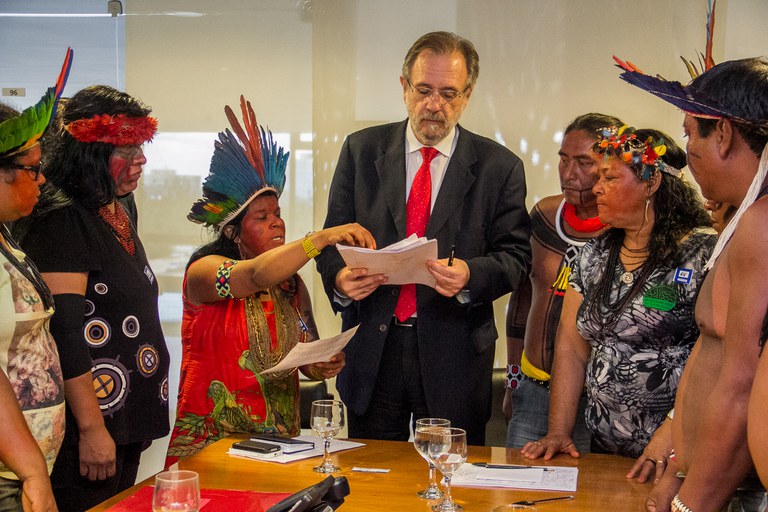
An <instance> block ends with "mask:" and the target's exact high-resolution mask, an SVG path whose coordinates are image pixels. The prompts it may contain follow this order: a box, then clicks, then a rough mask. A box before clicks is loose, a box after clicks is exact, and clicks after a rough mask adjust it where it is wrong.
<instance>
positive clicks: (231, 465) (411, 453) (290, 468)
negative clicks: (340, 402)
mask: <svg viewBox="0 0 768 512" xmlns="http://www.w3.org/2000/svg"><path fill="white" fill-rule="evenodd" d="M244 438H245V436H232V437H229V438H227V439H222V440H221V441H219V442H217V443H214V444H212V445H211V446H209V447H207V448H205V449H204V450H202V451H200V452H199V453H198V454H196V455H194V456H192V457H189V458H187V459H184V460H182V461H181V462H180V463H179V469H190V470H193V471H197V472H198V473H199V474H200V487H201V488H203V489H242V490H255V491H262V492H285V493H294V492H296V491H299V490H301V489H303V488H305V487H308V486H310V485H312V484H315V483H317V482H319V481H320V480H322V479H323V478H325V475H320V474H318V473H315V472H313V471H312V467H313V466H316V465H317V464H318V463H319V460H320V459H319V458H311V459H304V460H300V461H296V462H292V463H288V464H278V463H274V462H261V461H253V460H248V459H244V458H239V457H230V456H229V455H228V454H227V450H229V447H230V446H231V445H232V443H233V442H235V441H238V440H240V439H244ZM362 442H364V443H365V444H366V445H365V446H363V447H360V448H353V449H351V450H347V451H342V452H337V453H334V454H332V457H333V459H334V462H335V463H336V464H337V465H338V466H340V467H341V468H342V470H341V471H340V472H337V473H334V476H342V475H343V476H345V477H347V479H348V480H349V487H350V490H351V492H350V494H349V496H347V497H346V499H345V502H344V504H343V505H342V506H341V508H340V509H339V510H340V511H345V510H346V511H348V512H368V511H370V512H374V511H375V512H381V511H383V510H387V511H390V510H391V511H407V512H410V511H416V512H421V511H423V512H430V511H431V508H430V505H432V504H434V503H435V502H434V501H432V502H430V501H426V500H423V499H420V498H418V497H417V496H416V492H417V491H419V490H421V489H423V488H424V487H425V486H426V484H427V476H428V469H427V464H426V462H425V461H424V459H422V458H421V457H420V456H419V454H418V453H416V450H415V448H414V447H413V444H411V443H407V442H401V441H373V440H363V441H362ZM471 462H494V463H502V464H530V463H531V461H528V460H527V459H524V458H523V457H521V456H520V451H519V450H514V449H505V448H495V447H488V446H470V447H469V454H468V458H467V463H471ZM633 462H634V461H633V460H632V459H627V458H624V457H618V456H613V455H595V454H585V455H582V457H581V458H580V459H572V458H570V457H569V456H567V455H560V456H558V457H556V458H555V459H554V460H552V461H549V462H548V463H544V462H543V461H533V464H536V465H555V466H576V467H578V468H579V480H578V489H577V491H576V493H573V494H575V498H574V499H573V500H572V501H568V500H566V501H555V502H552V503H542V504H540V505H538V510H539V511H543V512H555V511H561V510H564V511H584V512H586V511H595V510H621V511H629V510H641V509H642V503H643V501H644V499H645V497H646V496H647V494H648V492H650V490H651V485H650V484H639V483H637V482H636V481H628V480H627V479H626V478H625V476H624V475H626V473H627V472H628V471H629V469H630V468H631V467H632V464H633ZM354 466H358V467H366V468H389V469H391V471H390V472H389V473H383V474H382V473H358V472H352V471H351V469H352V467H354ZM438 475H439V473H438ZM153 483H154V477H151V478H148V479H147V480H145V481H144V482H141V483H139V484H136V485H135V486H134V487H132V488H130V489H128V490H127V491H125V492H123V493H121V494H118V495H117V496H115V497H114V498H112V499H110V500H108V501H106V502H104V503H102V504H101V505H99V506H97V507H95V508H92V509H91V511H92V512H95V511H104V510H107V509H108V508H109V507H111V506H112V505H115V504H116V503H118V502H119V501H121V500H123V499H125V498H127V497H129V496H132V495H133V494H134V493H136V492H137V491H138V490H139V489H141V488H142V487H144V486H146V485H152V484H153ZM567 494H569V493H567V492H551V491H529V490H516V489H487V488H486V489H478V488H469V487H453V488H452V495H453V498H454V500H456V502H458V503H459V504H461V505H463V506H464V508H465V510H466V511H467V512H474V511H478V512H487V511H490V510H492V509H493V508H494V507H495V506H498V505H503V504H505V503H512V502H515V501H518V500H535V499H541V498H550V497H554V496H564V495H567ZM203 512H204V509H203ZM232 512H237V511H232Z"/></svg>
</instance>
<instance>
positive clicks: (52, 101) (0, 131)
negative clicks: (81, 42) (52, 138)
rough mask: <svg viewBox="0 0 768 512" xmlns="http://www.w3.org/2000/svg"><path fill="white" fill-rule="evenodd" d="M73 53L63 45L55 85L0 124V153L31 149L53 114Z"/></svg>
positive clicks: (64, 83) (2, 154) (6, 153)
mask: <svg viewBox="0 0 768 512" xmlns="http://www.w3.org/2000/svg"><path fill="white" fill-rule="evenodd" d="M72 56H73V52H72V49H71V48H67V54H66V55H65V57H64V64H63V65H62V66H61V72H60V73H59V77H58V79H56V84H55V85H54V86H53V87H50V88H49V89H48V90H47V91H46V93H45V94H44V95H43V97H42V98H40V101H38V102H37V104H36V105H33V106H31V107H29V108H27V109H25V110H24V112H22V113H21V115H20V116H18V117H14V118H11V119H8V120H6V121H4V122H3V123H0V156H10V155H12V154H14V153H20V152H22V151H26V150H27V149H29V148H31V147H32V146H34V145H35V144H37V141H38V140H40V137H42V136H43V133H44V132H45V129H46V128H48V125H50V124H51V119H54V118H55V117H56V108H57V107H58V104H59V98H61V93H62V92H64V86H65V85H66V83H67V78H68V77H69V70H70V68H71V67H72Z"/></svg>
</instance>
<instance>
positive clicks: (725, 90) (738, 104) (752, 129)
mask: <svg viewBox="0 0 768 512" xmlns="http://www.w3.org/2000/svg"><path fill="white" fill-rule="evenodd" d="M687 89H688V91H689V92H690V94H691V95H692V96H693V97H694V99H696V100H697V101H700V102H702V103H705V104H707V105H717V106H719V107H720V108H721V109H722V110H724V111H726V112H729V113H732V114H733V115H735V116H738V117H740V118H742V119H746V120H747V121H749V122H747V123H744V122H740V121H738V120H735V119H732V121H733V122H734V127H735V128H736V131H738V132H739V135H741V137H742V138H743V139H744V141H745V142H746V143H747V144H748V145H749V147H750V149H751V150H752V151H753V152H754V153H755V154H756V155H757V156H758V158H759V157H760V155H762V152H763V148H764V147H765V145H766V143H768V58H766V57H752V58H748V59H739V60H729V61H726V62H721V63H720V64H718V65H716V66H714V67H713V68H711V69H709V70H708V71H706V72H704V73H702V74H701V75H699V76H698V77H696V78H695V79H694V80H693V81H692V82H691V83H690V84H689V85H688V87H687ZM696 123H697V125H698V129H699V132H700V133H701V136H702V137H707V136H708V135H709V134H710V133H711V132H712V130H713V129H714V127H715V125H716V124H717V120H716V119H702V118H699V117H697V118H696Z"/></svg>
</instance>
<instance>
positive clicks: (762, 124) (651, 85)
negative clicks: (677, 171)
mask: <svg viewBox="0 0 768 512" xmlns="http://www.w3.org/2000/svg"><path fill="white" fill-rule="evenodd" d="M715 3H716V0H715V1H712V2H708V4H707V5H708V10H707V49H706V56H704V57H703V62H701V66H702V72H706V71H707V70H709V69H711V68H712V67H714V65H715V62H714V59H713V58H712V36H713V32H714V25H715V12H714V7H715ZM613 59H614V60H615V61H616V63H617V65H618V67H620V68H622V69H623V70H624V72H623V73H622V74H621V75H620V76H621V78H622V79H623V80H624V81H626V82H628V83H630V84H632V85H635V86H637V87H639V88H641V89H643V90H644V91H647V92H650V93H651V94H653V95H656V96H658V97H659V98H661V99H663V100H665V101H667V102H668V103H671V104H673V105H675V106H676V107H678V108H679V109H681V110H682V111H683V112H685V113H686V114H689V115H691V116H693V117H703V118H708V119H723V118H726V119H730V120H732V121H734V122H737V123H744V124H747V125H750V126H753V127H756V128H758V129H766V128H768V119H752V118H749V117H748V115H745V114H742V113H740V112H736V111H734V107H731V108H728V107H726V106H723V105H720V104H719V103H718V102H717V101H715V100H713V99H712V98H708V97H706V96H705V95H704V93H702V92H701V91H698V90H696V89H694V88H693V87H691V86H690V85H688V86H684V85H682V84H680V82H672V81H668V80H664V79H663V78H662V77H660V76H657V77H651V76H648V75H646V74H643V73H642V72H641V71H640V70H639V69H637V67H636V66H635V65H634V64H632V63H631V62H629V61H627V62H622V61H621V60H619V59H618V58H616V57H615V56H614V57H613ZM683 62H685V64H686V66H687V68H688V72H689V73H690V74H691V77H692V78H694V79H695V78H697V77H698V76H699V75H700V74H701V73H699V70H698V68H696V66H695V65H692V64H691V63H690V62H688V61H687V60H685V59H683ZM767 176H768V144H766V145H765V147H764V148H763V152H762V155H761V157H760V163H759V164H758V166H757V172H756V173H755V176H754V178H753V179H752V183H750V185H749V188H748V189H747V192H746V195H745V196H744V199H743V200H742V201H741V204H740V205H739V207H738V209H737V210H736V213H734V214H733V217H731V220H730V222H728V225H727V226H726V227H725V229H724V230H723V232H722V233H720V236H719V237H718V239H717V243H716V244H715V247H714V249H713V250H712V254H711V255H710V257H709V261H707V264H706V265H705V266H704V269H705V270H709V269H711V268H712V267H713V266H714V265H715V262H716V261H717V259H718V258H719V257H720V255H721V254H722V252H723V250H724V249H725V246H726V245H727V244H728V242H729V241H730V239H731V237H732V236H733V233H734V232H735V231H736V227H737V226H738V224H739V221H740V220H741V217H742V216H743V215H744V212H745V211H746V210H747V208H749V207H750V206H751V205H752V204H753V203H754V202H755V200H756V199H757V196H758V194H759V193H760V189H761V188H762V185H763V182H764V181H765V179H766V177H767Z"/></svg>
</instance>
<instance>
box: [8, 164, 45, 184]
mask: <svg viewBox="0 0 768 512" xmlns="http://www.w3.org/2000/svg"><path fill="white" fill-rule="evenodd" d="M10 167H11V169H19V170H21V171H27V172H28V173H29V175H30V176H32V179H33V180H35V181H37V180H38V178H40V174H41V173H42V169H41V165H40V164H37V165H20V164H13V165H11V166H10Z"/></svg>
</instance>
